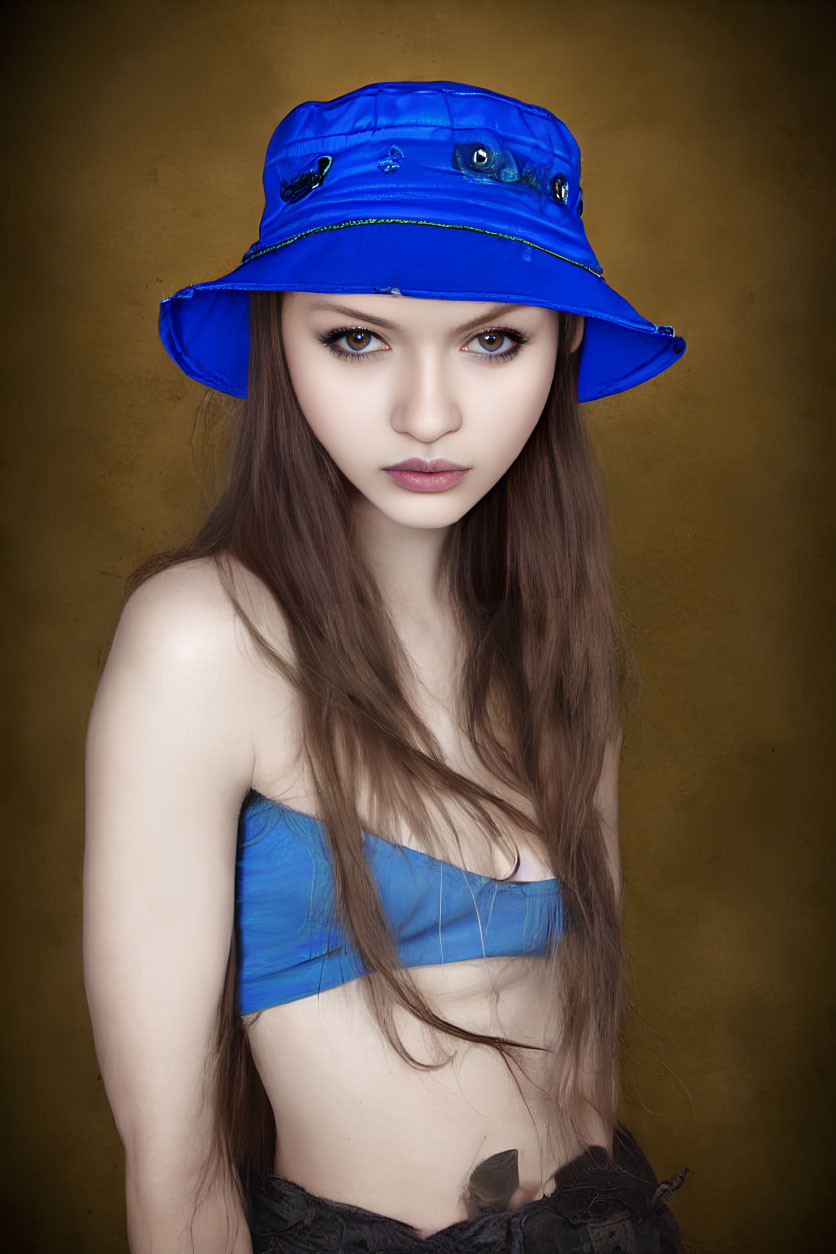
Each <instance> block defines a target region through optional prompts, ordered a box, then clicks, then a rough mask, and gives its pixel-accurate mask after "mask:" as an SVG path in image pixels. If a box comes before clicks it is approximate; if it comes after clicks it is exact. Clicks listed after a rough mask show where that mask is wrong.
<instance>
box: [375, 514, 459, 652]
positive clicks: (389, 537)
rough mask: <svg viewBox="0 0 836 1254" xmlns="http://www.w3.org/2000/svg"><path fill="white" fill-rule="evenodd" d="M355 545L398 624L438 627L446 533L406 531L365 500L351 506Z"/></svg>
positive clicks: (430, 529) (408, 528)
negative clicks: (442, 559)
mask: <svg viewBox="0 0 836 1254" xmlns="http://www.w3.org/2000/svg"><path fill="white" fill-rule="evenodd" d="M354 520H355V528H356V536H357V542H358V544H359V545H360V548H361V551H362V553H363V557H364V558H365V561H366V563H367V564H368V566H369V568H370V569H371V571H372V574H373V575H374V577H375V579H376V580H377V583H378V586H379V588H380V591H381V594H382V596H383V599H384V602H385V603H386V606H387V608H388V610H389V612H390V614H391V615H392V618H393V620H394V621H395V623H396V624H399V625H400V624H403V625H404V626H406V625H407V624H409V625H410V626H412V627H413V628H415V627H418V628H420V627H421V626H423V625H426V624H429V623H431V622H436V621H437V619H438V615H439V611H440V610H441V608H442V607H441V602H440V598H439V595H438V586H437V585H438V570H439V563H440V560H441V550H442V547H443V544H444V540H445V537H446V535H447V530H448V529H447V528H446V527H440V528H419V527H404V526H403V525H401V524H399V523H396V522H393V521H392V520H391V519H390V518H387V517H386V516H385V515H384V514H382V513H381V512H380V510H378V509H376V508H375V507H374V506H373V505H371V504H370V502H368V501H367V500H366V499H365V498H364V497H361V498H359V499H358V500H356V501H355V503H354Z"/></svg>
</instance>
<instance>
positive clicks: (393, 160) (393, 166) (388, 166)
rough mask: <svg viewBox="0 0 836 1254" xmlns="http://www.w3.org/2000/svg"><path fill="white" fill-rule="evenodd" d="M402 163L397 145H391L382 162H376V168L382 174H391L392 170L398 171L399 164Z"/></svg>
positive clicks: (401, 155) (401, 156)
mask: <svg viewBox="0 0 836 1254" xmlns="http://www.w3.org/2000/svg"><path fill="white" fill-rule="evenodd" d="M401 161H403V153H402V152H401V150H400V148H398V146H397V144H393V145H392V147H391V148H390V149H389V151H388V152H387V154H386V156H385V157H384V158H383V160H382V161H378V163H377V168H378V170H382V171H383V173H384V174H391V173H392V171H393V170H398V169H400V165H399V162H401Z"/></svg>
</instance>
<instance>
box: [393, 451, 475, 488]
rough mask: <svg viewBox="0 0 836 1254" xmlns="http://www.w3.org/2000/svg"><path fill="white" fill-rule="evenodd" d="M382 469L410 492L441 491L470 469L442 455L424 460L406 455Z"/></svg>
mask: <svg viewBox="0 0 836 1254" xmlns="http://www.w3.org/2000/svg"><path fill="white" fill-rule="evenodd" d="M383 469H384V470H385V471H386V474H387V475H388V476H389V478H390V479H394V481H395V483H397V484H398V485H399V486H400V487H402V488H406V489H407V490H408V491H410V492H443V491H444V490H445V488H452V487H453V485H454V484H456V483H459V482H460V481H461V480H462V479H463V478H464V476H465V475H466V474H467V472H468V470H469V469H470V467H469V466H459V465H457V464H456V462H448V461H447V460H446V459H445V458H443V457H436V458H435V459H434V460H433V461H429V462H428V461H424V460H423V459H422V458H420V457H408V458H407V459H406V461H403V462H398V463H397V464H396V465H394V466H384V467H383Z"/></svg>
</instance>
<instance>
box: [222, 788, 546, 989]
mask: <svg viewBox="0 0 836 1254" xmlns="http://www.w3.org/2000/svg"><path fill="white" fill-rule="evenodd" d="M363 846H364V850H365V854H366V858H367V859H368V862H369V865H370V866H371V870H372V874H373V876H374V879H375V881H376V883H377V887H378V890H379V892H380V896H381V900H382V903H383V908H384V911H385V913H386V917H387V918H388V920H389V923H390V925H391V926H392V928H393V931H394V935H395V937H396V940H397V943H398V952H399V954H400V958H401V961H402V962H403V964H404V966H406V967H421V966H432V965H434V964H435V963H443V962H461V961H462V960H464V959H466V958H481V957H490V956H500V955H502V956H512V955H525V954H528V955H533V954H545V953H546V952H547V950H548V946H549V943H550V939H551V938H552V937H553V938H555V939H556V938H557V936H558V935H559V933H560V931H561V929H562V911H561V899H560V885H559V883H558V881H557V880H556V879H547V880H495V879H491V878H490V877H489V876H486V875H477V874H476V872H475V871H464V870H462V869H461V868H460V867H457V866H454V865H453V864H452V863H450V862H442V861H440V860H439V859H438V858H433V857H431V856H430V855H429V854H426V853H421V852H420V851H419V850H416V849H409V848H408V847H406V846H404V845H395V844H393V843H392V842H391V841H387V840H384V839H383V838H382V837H379V836H373V835H369V834H367V833H364V835H363ZM235 900H236V931H237V938H238V960H239V966H238V1007H239V1011H240V1013H241V1014H249V1013H250V1012H251V1011H253V1010H265V1009H267V1007H269V1006H278V1005H281V1004H282V1003H284V1002H291V1001H298V1000H299V999H300V998H302V997H310V996H312V995H313V994H314V993H318V992H320V991H324V990H325V989H329V988H336V987H337V986H338V985H340V984H345V983H347V982H348V981H349V980H354V979H357V977H358V976H361V975H364V974H365V973H366V971H367V968H366V967H365V966H364V965H363V964H362V962H361V960H360V958H359V956H358V955H357V953H356V951H355V950H353V949H352V948H350V947H349V944H348V940H347V937H346V935H345V931H344V929H343V928H341V927H340V926H338V924H337V923H336V922H335V920H334V917H333V908H334V878H333V872H332V868H331V860H330V851H329V848H328V841H327V838H326V836H325V831H324V827H323V824H322V822H321V820H319V819H316V818H313V817H312V816H311V815H309V814H303V813H302V812H301V811H299V810H292V809H290V808H289V807H287V806H284V805H281V804H279V803H278V802H276V801H271V800H269V799H268V798H267V797H263V796H262V795H261V794H260V793H257V792H255V791H251V792H250V793H248V795H247V797H246V798H245V800H244V804H243V806H242V807H241V816H240V820H239V831H238V860H237V868H236V884H235Z"/></svg>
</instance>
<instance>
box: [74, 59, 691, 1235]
mask: <svg viewBox="0 0 836 1254" xmlns="http://www.w3.org/2000/svg"><path fill="white" fill-rule="evenodd" d="M579 169H580V155H579V152H578V148H577V145H576V143H575V141H574V140H573V138H572V137H571V135H570V134H569V132H568V131H567V130H566V128H565V127H564V126H563V124H562V123H560V122H559V121H558V120H557V119H556V118H555V117H553V115H552V114H550V113H548V112H547V111H546V110H544V109H539V108H536V107H534V106H532V105H528V104H524V103H521V102H520V101H516V100H513V99H511V98H508V97H505V96H500V95H497V94H495V93H492V92H489V91H486V90H483V89H479V88H473V87H466V86H463V85H460V84H455V83H383V84H375V85H372V86H370V87H365V88H362V89H360V90H358V91H355V92H352V93H350V94H349V95H347V96H343V97H340V98H339V99H337V100H333V101H329V102H324V103H321V102H313V103H307V104H304V105H300V106H299V107H298V108H297V109H295V110H293V111H292V112H291V113H290V114H289V115H288V117H287V118H285V120H284V121H283V122H282V123H281V124H280V126H279V128H278V130H277V131H276V133H275V135H274V137H273V140H272V141H271V143H270V146H269V148H268V152H267V160H266V165H265V174H264V184H265V195H266V205H265V211H264V216H263V218H262V223H261V231H260V236H259V241H258V243H257V244H255V245H253V247H252V248H251V249H250V250H249V251H248V253H247V254H245V257H244V260H243V262H242V264H241V265H240V266H239V267H238V268H237V269H236V270H235V271H233V272H232V273H231V274H230V275H227V276H225V277H224V278H222V279H219V280H216V281H213V282H210V283H204V284H198V285H195V286H193V287H190V288H186V289H184V290H183V291H181V292H178V293H177V295H176V296H174V297H172V298H170V299H169V300H167V301H164V302H163V306H162V313H161V332H162V336H163V341H164V343H165V345H166V347H167V349H168V351H169V352H170V353H171V354H172V356H173V357H174V359H175V361H177V362H178V364H179V365H180V366H181V367H182V368H183V369H184V370H185V371H186V372H187V373H188V374H189V375H191V376H192V377H193V378H195V379H198V380H200V381H201V382H204V383H206V384H208V385H209V386H210V387H212V388H216V389H219V390H222V391H225V392H228V393H230V394H232V395H236V396H239V397H245V398H246V399H245V400H244V401H243V403H242V405H241V408H240V413H239V414H238V415H237V416H236V421H235V429H234V432H233V437H232V447H231V455H230V466H229V478H228V484H227V487H226V489H225V491H224V492H223V493H222V495H221V497H220V499H219V501H218V503H217V504H216V506H215V507H214V509H213V510H212V511H211V513H210V515H209V517H208V519H207V520H206V522H205V524H204V525H203V527H202V528H201V530H200V531H199V533H198V535H197V536H196V537H195V539H194V540H193V541H192V542H191V543H189V544H187V545H185V546H184V547H183V548H181V549H179V550H177V551H176V552H174V553H169V554H165V555H163V556H162V557H160V558H157V559H155V560H154V561H153V562H151V563H149V564H147V565H146V567H145V568H144V569H143V570H142V572H140V575H139V577H138V578H136V579H135V580H134V590H133V592H132V595H131V596H130V598H129V599H128V601H127V604H126V606H125V609H124V612H123V615H122V618H121V621H120V623H119V627H118V630H117V633H116V636H115V639H114V642H113V646H112V649H111V653H110V657H109V660H108V663H107V667H106V669H105V673H104V676H103V679H102V683H101V687H100V689H99V693H98V695H97V698H96V703H95V706H94V710H93V714H92V717H91V721H90V728H89V735H88V836H87V849H86V865H85V893H86V922H85V953H86V979H87V989H88V996H89V1000H90V1006H91V1013H92V1017H93V1023H94V1029H95V1037H96V1046H97V1051H98V1055H99V1059H100V1063H101V1069H102V1074H103V1077H104V1081H105V1085H106V1088H107V1093H108V1097H109V1099H110V1103H111V1106H112V1109H113V1112H114V1116H115V1119H116V1124H117V1127H118V1130H119V1133H120V1136H121V1138H122V1141H123V1143H124V1147H125V1155H126V1170H127V1201H128V1225H129V1234H130V1241H131V1248H132V1250H134V1251H135V1252H137V1254H138V1252H140V1251H150V1250H152V1249H153V1251H154V1254H158V1252H159V1251H169V1250H170V1251H180V1250H191V1249H194V1250H197V1251H200V1252H203V1251H207V1252H214V1251H218V1252H220V1251H226V1250H232V1251H235V1254H240V1252H242V1251H250V1250H251V1249H253V1250H256V1251H261V1250H265V1251H266V1250H275V1251H295V1250H298V1251H317V1252H323V1254H324V1252H325V1251H331V1250H334V1251H337V1250H339V1251H367V1250H368V1251H373V1250H374V1251H378V1250H386V1251H390V1250H413V1249H421V1250H427V1251H442V1250H444V1251H449V1250H460V1249H461V1250H469V1249H480V1250H489V1251H511V1250H514V1251H517V1250H525V1251H529V1252H530V1251H546V1250H549V1251H552V1250H553V1251H565V1252H568V1251H576V1250H577V1251H580V1250H582V1249H585V1250H595V1251H605V1250H612V1251H615V1250H616V1249H622V1250H641V1251H659V1252H664V1251H674V1250H677V1249H679V1248H680V1247H679V1240H678V1236H677V1228H676V1224H675V1222H674V1220H673V1217H672V1216H671V1214H670V1211H669V1210H668V1209H667V1207H666V1206H665V1205H664V1200H663V1199H664V1197H665V1196H666V1194H667V1193H668V1192H670V1191H672V1190H673V1188H675V1187H676V1186H677V1182H676V1181H674V1182H672V1183H670V1184H664V1185H661V1186H659V1185H658V1182H657V1181H656V1179H655V1178H654V1176H653V1173H652V1171H651V1169H650V1167H649V1166H648V1164H647V1162H646V1160H645V1159H644V1158H643V1156H642V1155H641V1152H640V1151H639V1150H638V1148H637V1146H636V1145H635V1142H634V1141H633V1140H632V1138H631V1137H630V1135H629V1133H627V1132H626V1130H625V1129H623V1128H621V1127H620V1126H619V1125H618V1124H617V1121H616V1110H617V1102H618V1082H617V1081H618V1056H617V1040H618V1031H619V1014H620V982H621V967H620V952H621V949H620V913H621V910H620V902H621V881H620V871H619V856H618V847H617V829H616V812H617V769H618V760H619V749H620V743H621V734H622V721H623V710H624V703H625V698H626V692H627V681H628V678H629V675H630V655H629V650H628V648H627V647H626V645H625V643H624V640H623V637H622V632H621V629H620V626H619V619H618V616H617V612H616V610H615V608H614V605H613V595H612V588H611V581H610V571H609V557H608V541H607V520H606V508H605V502H604V498H603V495H602V490H601V485H600V481H599V478H598V474H597V471H596V467H595V462H594V458H593V455H592V452H591V448H590V444H589V441H588V438H587V434H586V432H585V429H584V426H583V423H582V421H581V419H580V416H579V410H578V400H591V399H594V398H595V397H596V396H602V395H606V394H608V393H611V392H616V391H619V390H623V389H625V388H628V387H631V386H633V385H635V384H637V383H640V382H642V381H643V380H644V379H647V378H650V377H651V376H653V375H655V374H657V373H659V372H660V371H662V370H664V369H665V368H666V367H667V366H669V365H670V364H671V363H672V362H674V361H675V360H676V359H677V356H678V355H679V354H680V353H681V352H682V350H683V349H684V343H683V342H682V340H680V339H679V338H678V337H676V336H674V334H673V330H672V328H671V327H665V326H658V325H656V324H653V323H650V322H647V321H646V320H645V319H644V318H642V317H641V316H640V315H639V314H637V313H636V311H635V310H634V309H632V307H631V306H630V305H628V304H627V303H626V301H624V300H623V299H622V298H621V297H619V296H618V295H616V293H614V292H613V291H612V290H611V289H610V288H609V287H608V286H607V284H606V282H605V281H604V278H603V275H602V273H601V270H600V267H599V265H598V262H597V260H596V258H595V255H594V254H593V252H592V250H591V249H590V247H589V244H588V242H587V241H586V237H585V234H584V230H583V226H582V221H581V212H582V201H581V189H580V185H579Z"/></svg>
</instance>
